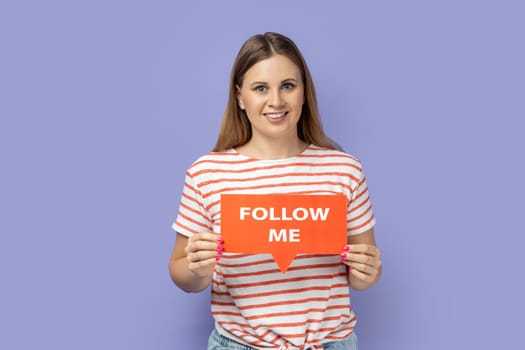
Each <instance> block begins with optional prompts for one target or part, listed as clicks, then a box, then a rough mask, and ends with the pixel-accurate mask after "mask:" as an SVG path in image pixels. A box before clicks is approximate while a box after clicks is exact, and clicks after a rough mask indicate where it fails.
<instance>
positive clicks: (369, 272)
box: [348, 263, 379, 275]
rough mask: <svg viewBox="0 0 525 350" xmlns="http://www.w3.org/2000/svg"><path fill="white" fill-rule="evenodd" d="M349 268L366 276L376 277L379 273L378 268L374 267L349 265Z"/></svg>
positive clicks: (357, 264)
mask: <svg viewBox="0 0 525 350" xmlns="http://www.w3.org/2000/svg"><path fill="white" fill-rule="evenodd" d="M348 266H349V267H351V270H357V271H359V272H361V273H363V274H365V275H376V274H377V273H378V272H379V270H378V269H377V267H376V266H373V265H367V264H359V263H348Z"/></svg>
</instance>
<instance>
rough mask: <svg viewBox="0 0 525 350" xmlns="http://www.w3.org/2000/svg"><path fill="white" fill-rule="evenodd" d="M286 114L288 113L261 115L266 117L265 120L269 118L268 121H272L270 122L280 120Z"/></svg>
mask: <svg viewBox="0 0 525 350" xmlns="http://www.w3.org/2000/svg"><path fill="white" fill-rule="evenodd" d="M287 114H288V112H281V113H264V114H263V115H264V116H265V117H266V118H269V119H272V120H276V119H281V118H283V117H284V116H286V115H287Z"/></svg>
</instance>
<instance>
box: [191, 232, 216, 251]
mask: <svg viewBox="0 0 525 350" xmlns="http://www.w3.org/2000/svg"><path fill="white" fill-rule="evenodd" d="M200 238H206V237H203V236H201V235H200V234H196V235H195V236H193V237H191V238H190V239H189V240H188V244H187V246H186V248H185V251H186V254H190V253H193V252H197V251H200V250H218V249H219V248H220V247H223V246H222V242H223V241H224V240H223V239H222V237H220V236H217V235H214V240H209V239H200Z"/></svg>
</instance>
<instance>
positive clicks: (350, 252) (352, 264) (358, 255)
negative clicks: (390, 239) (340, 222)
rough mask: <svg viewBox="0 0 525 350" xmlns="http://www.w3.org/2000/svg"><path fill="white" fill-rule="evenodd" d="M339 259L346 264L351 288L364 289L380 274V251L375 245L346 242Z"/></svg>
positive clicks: (376, 279)
mask: <svg viewBox="0 0 525 350" xmlns="http://www.w3.org/2000/svg"><path fill="white" fill-rule="evenodd" d="M341 261H342V262H343V263H344V264H345V265H347V266H348V270H349V277H348V278H349V282H350V286H351V287H352V288H353V289H357V290H363V289H366V288H368V287H370V286H372V285H373V284H374V283H376V282H377V281H378V280H379V277H380V276H381V270H382V263H381V251H380V250H379V248H377V247H376V246H375V245H372V244H366V243H361V244H348V245H346V246H345V247H344V248H343V253H341Z"/></svg>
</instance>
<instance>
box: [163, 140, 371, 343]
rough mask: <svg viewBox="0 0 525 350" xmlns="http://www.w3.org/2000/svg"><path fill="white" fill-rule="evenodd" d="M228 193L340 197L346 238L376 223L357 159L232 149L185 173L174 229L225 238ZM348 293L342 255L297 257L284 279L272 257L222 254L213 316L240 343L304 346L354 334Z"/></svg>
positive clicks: (319, 151)
mask: <svg viewBox="0 0 525 350" xmlns="http://www.w3.org/2000/svg"><path fill="white" fill-rule="evenodd" d="M223 193H237V194H242V193H249V194H270V193H290V194H291V193H293V194H330V193H343V194H344V195H346V197H347V199H348V215H347V227H348V234H349V235H353V234H359V233H361V232H364V231H366V230H368V229H369V228H371V227H372V226H373V225H374V223H375V219H374V215H373V212H372V206H371V202H370V198H369V195H368V188H367V185H366V180H365V177H364V174H363V171H362V168H361V164H360V162H359V161H358V160H357V159H355V158H353V157H352V156H350V155H348V154H346V153H343V152H340V151H335V150H327V149H323V148H319V147H316V146H310V147H309V148H308V149H306V150H305V151H304V152H303V153H301V154H300V155H298V156H296V157H292V158H287V159H278V160H258V159H253V158H249V157H246V156H243V155H241V154H239V153H237V152H236V151H235V150H229V151H226V152H215V153H209V154H208V155H205V156H203V157H201V158H200V159H198V160H197V161H196V162H195V163H193V165H192V166H191V167H190V168H189V170H188V172H187V175H186V181H185V185H184V190H183V194H182V199H181V204H180V208H179V215H178V217H177V219H176V221H175V222H174V224H173V228H174V229H175V230H176V231H177V232H179V233H180V234H183V235H186V236H190V235H192V234H195V233H197V232H200V231H212V232H215V233H220V195H221V194H223ZM322 236H323V233H322V232H319V239H323V238H322ZM246 239H249V232H247V233H246ZM342 248H343V247H341V249H342ZM349 296H350V295H349V288H348V280H347V271H346V267H345V265H343V264H342V263H341V262H340V258H339V256H327V255H299V256H297V257H296V259H295V260H294V261H293V262H292V264H291V265H290V267H289V269H288V271H287V272H286V274H282V273H281V272H280V270H279V268H278V267H277V265H276V263H275V262H274V260H273V258H272V256H271V255H265V254H259V255H247V254H228V253H225V254H224V255H223V257H222V258H221V260H220V262H219V263H218V264H217V266H216V269H215V273H214V276H213V280H212V314H213V316H214V318H215V321H216V327H217V330H218V332H219V333H221V334H223V335H224V336H226V337H229V338H233V339H234V340H236V341H238V342H240V343H244V344H247V345H250V346H252V347H254V348H258V349H272V348H273V349H279V348H287V347H292V348H297V349H305V348H307V347H319V346H320V344H321V343H323V342H328V341H334V340H338V339H344V338H346V337H348V336H349V335H350V334H351V332H352V331H353V328H354V326H355V322H356V318H355V315H354V313H353V312H352V309H351V307H350V299H349Z"/></svg>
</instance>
